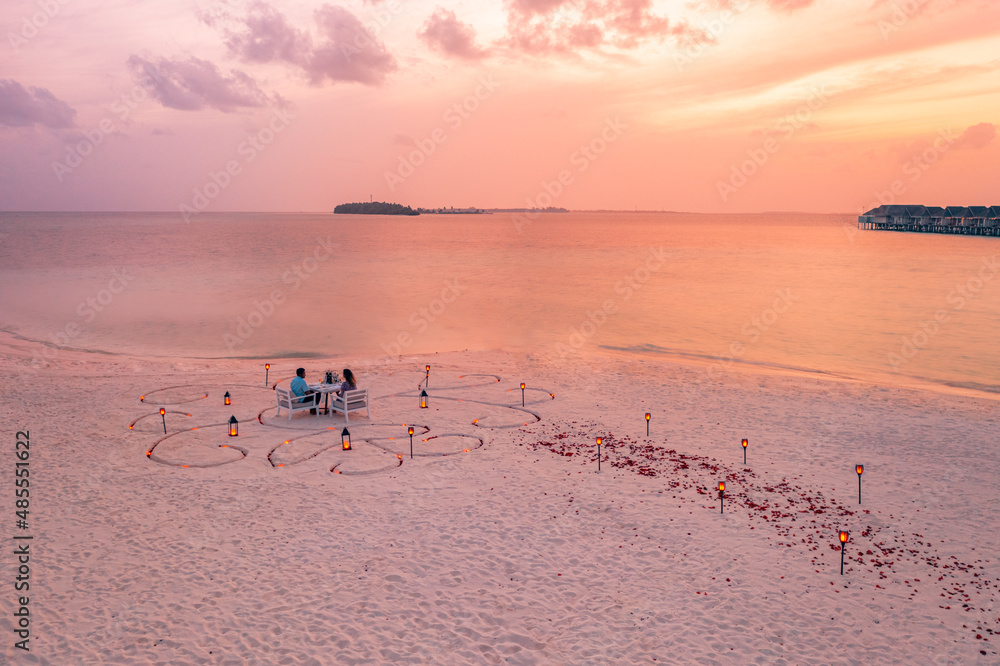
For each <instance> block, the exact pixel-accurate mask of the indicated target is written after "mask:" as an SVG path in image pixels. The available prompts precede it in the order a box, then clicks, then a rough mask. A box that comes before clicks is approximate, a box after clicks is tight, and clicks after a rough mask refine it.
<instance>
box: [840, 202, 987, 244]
mask: <svg viewBox="0 0 1000 666" xmlns="http://www.w3.org/2000/svg"><path fill="white" fill-rule="evenodd" d="M858 228H859V229H876V230H880V231H915V232H921V233H932V234H965V235H969V236H1000V206H945V207H944V208H942V207H941V206H886V205H883V206H879V207H878V208H872V209H871V210H870V211H868V212H866V213H864V214H862V215H859V216H858Z"/></svg>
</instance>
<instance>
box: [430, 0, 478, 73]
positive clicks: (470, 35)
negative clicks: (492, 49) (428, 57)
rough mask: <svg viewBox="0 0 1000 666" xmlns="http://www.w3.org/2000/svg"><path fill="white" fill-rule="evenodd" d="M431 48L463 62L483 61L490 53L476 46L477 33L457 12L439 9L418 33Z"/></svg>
mask: <svg viewBox="0 0 1000 666" xmlns="http://www.w3.org/2000/svg"><path fill="white" fill-rule="evenodd" d="M417 34H418V35H419V36H420V38H421V39H423V40H424V42H426V43H427V45H428V46H430V47H431V48H433V49H435V50H437V51H441V52H442V53H445V54H447V55H451V56H455V57H457V58H461V59H463V60H481V59H482V58H485V57H486V56H487V55H489V53H488V52H487V51H486V50H485V49H483V48H481V47H480V46H479V45H478V44H476V31H475V29H474V28H473V27H472V26H471V25H469V24H468V23H463V22H461V21H459V20H458V17H457V16H455V12H453V11H450V10H446V9H442V8H440V7H438V8H437V9H436V10H435V11H434V13H433V14H431V16H430V18H428V19H427V21H426V22H424V26H423V28H421V30H420V32H419V33H417Z"/></svg>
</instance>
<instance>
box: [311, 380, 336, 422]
mask: <svg viewBox="0 0 1000 666" xmlns="http://www.w3.org/2000/svg"><path fill="white" fill-rule="evenodd" d="M342 381H343V380H342V379H341V378H340V375H339V374H337V373H336V372H334V371H332V370H327V371H326V376H325V377H324V378H323V381H322V382H319V383H317V384H309V388H311V389H312V390H313V391H315V392H316V393H318V394H320V395H321V396H323V407H322V409H323V411H322V413H323V414H329V413H330V394H331V393H336V392H337V391H339V390H340V385H341V382H342ZM317 408H319V405H318V404H317Z"/></svg>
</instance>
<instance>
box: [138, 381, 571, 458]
mask: <svg viewBox="0 0 1000 666" xmlns="http://www.w3.org/2000/svg"><path fill="white" fill-rule="evenodd" d="M393 374H394V375H397V374H399V373H393ZM413 374H416V375H418V376H420V377H422V378H425V375H424V373H423V371H419V372H414V373H413ZM390 377H392V375H390ZM438 377H439V378H440V379H441V381H442V384H445V385H443V386H440V387H435V386H431V387H430V388H429V389H428V388H426V383H425V382H420V384H421V387H420V388H419V389H418V390H416V391H414V390H413V389H409V390H405V391H401V392H396V393H388V394H386V395H378V396H374V395H373V396H372V398H371V403H372V406H373V407H374V410H373V411H381V412H382V413H387V414H392V415H393V416H394V417H396V418H399V419H400V421H401V422H371V421H370V418H369V417H368V415H365V414H364V413H363V412H362V413H357V414H352V415H351V420H350V421H347V422H346V423H345V421H344V419H343V416H342V415H340V414H335V415H334V416H332V417H330V416H326V415H322V414H321V415H319V416H315V415H309V414H308V413H303V412H298V413H296V414H294V415H292V416H291V418H289V416H288V414H287V412H283V413H282V414H281V416H278V414H277V405H276V404H273V405H270V406H266V407H263V406H261V405H260V398H261V397H262V396H261V395H259V391H260V390H267V391H269V392H270V390H271V389H270V387H259V386H253V387H250V386H246V387H242V388H243V389H252V390H251V391H247V390H241V391H236V390H235V389H236V388H237V385H229V386H216V387H215V388H218V389H219V390H218V393H219V396H220V399H219V400H218V403H219V404H216V401H215V400H207V398H208V397H209V396H210V395H214V392H211V393H210V392H209V391H206V390H205V388H206V387H199V386H197V385H193V384H192V385H181V386H169V387H164V388H159V389H153V390H151V391H149V392H148V393H145V394H143V396H141V398H140V399H141V400H142V401H143V402H144V403H147V404H150V403H152V404H160V405H179V404H184V403H194V402H198V403H199V404H198V406H197V407H195V408H192V413H187V412H179V411H168V412H167V421H168V423H167V430H168V434H166V435H163V436H160V437H158V439H156V441H154V442H153V443H152V445H151V446H150V447H149V448H148V449H147V450H146V456H147V457H148V458H149V459H150V460H151V461H153V462H156V463H158V464H162V465H167V466H172V467H179V468H208V467H219V466H222V465H229V464H232V463H236V462H240V461H243V460H245V459H247V458H248V457H251V458H254V459H261V458H263V460H261V462H264V461H265V460H266V463H267V467H268V468H270V469H275V470H276V469H279V468H281V469H283V468H288V467H294V466H298V465H302V464H307V463H309V462H310V461H315V462H316V463H318V464H322V466H323V468H325V469H328V470H329V471H330V472H332V473H334V474H340V475H347V476H351V475H366V474H377V473H382V472H388V471H391V470H394V469H396V468H398V467H400V466H402V465H403V463H404V461H407V460H410V458H411V448H410V437H409V436H408V435H407V432H406V431H407V428H408V427H409V426H411V425H412V426H414V427H415V432H414V435H413V441H412V443H413V447H412V458H413V459H416V458H427V457H442V456H455V455H461V454H464V453H471V452H473V451H475V450H477V449H480V448H482V447H483V446H485V444H486V440H485V439H484V438H483V437H480V436H478V435H474V434H471V433H462V432H442V433H437V432H433V429H434V428H435V427H440V426H435V425H433V424H435V423H436V422H439V421H440V420H441V418H442V417H443V418H445V419H446V422H445V423H446V424H448V425H447V426H446V427H450V428H454V426H455V425H458V424H463V423H464V424H468V427H470V428H478V429H492V428H496V429H503V428H519V427H524V426H527V425H532V424H534V423H538V422H539V421H541V415H540V414H538V413H537V412H534V411H532V410H531V409H528V408H527V407H522V406H521V405H517V404H510V403H506V402H499V401H497V400H496V399H494V400H490V399H488V398H489V395H488V393H489V392H488V393H487V394H484V393H483V391H484V389H486V388H493V389H498V388H499V387H498V386H497V385H498V384H499V383H500V382H501V377H500V376H499V375H492V374H467V375H459V376H458V379H459V380H462V381H459V382H455V381H454V380H452V381H448V377H447V375H446V374H443V373H442V374H441V375H439V376H438ZM452 377H454V375H453V376H452ZM375 379H376V382H378V381H379V380H381V381H382V382H383V383H384V381H385V380H386V377H380V378H375ZM398 379H400V380H402V381H405V379H403V378H398ZM395 383H396V386H397V387H398V384H399V381H396V382H395ZM208 388H212V387H208ZM383 388H385V387H383ZM421 390H427V392H428V396H429V400H428V401H429V407H428V408H426V409H421V408H420V406H419V394H420V391H421ZM519 390H520V388H515V389H508V390H506V392H507V393H509V392H510V391H519ZM526 390H529V389H526ZM530 390H531V391H534V392H536V393H538V392H544V393H545V395H546V397H545V398H543V399H541V400H539V399H537V398H536V399H535V400H532V401H531V402H532V403H533V404H534V403H539V402H544V401H546V400H551V399H554V398H555V396H554V395H553V394H551V393H549V392H548V391H544V389H541V388H538V387H533V388H531V389H530ZM227 391H228V392H231V394H232V399H233V401H232V404H231V405H224V404H222V400H221V396H222V395H223V394H224V393H225V392H227ZM469 391H472V394H471V395H470V394H469V393H468V392H469ZM444 393H449V394H450V395H444ZM271 395H272V396H273V393H271ZM493 395H496V393H495V392H494V393H493ZM473 396H474V397H473ZM497 397H498V398H499V397H500V396H499V395H497ZM484 398H486V399H484ZM254 403H256V408H257V409H258V410H259V411H258V412H257V413H256V418H253V417H248V418H247V420H246V421H241V429H242V432H241V433H240V435H239V436H238V438H237V437H229V436H228V432H227V424H228V416H229V415H230V412H231V411H234V410H235V409H236V408H237V407H240V408H242V409H246V407H248V406H251V405H254ZM525 404H527V401H526V403H525ZM158 416H159V414H158V413H156V412H154V413H152V414H143V415H141V416H139V417H137V418H136V419H135V420H133V421H132V422H131V423H130V424H129V428H130V430H132V431H133V432H139V433H141V434H151V435H159V433H158V432H157V430H158V429H160V428H162V422H161V421H160V420H159V419H157V418H156V417H158ZM179 417H180V418H183V419H185V420H186V421H187V422H188V423H190V422H191V421H192V420H194V421H195V422H198V421H201V422H202V424H201V425H198V426H195V427H189V428H185V429H183V430H176V431H174V432H169V431H170V430H171V428H172V427H176V425H177V424H176V419H177V418H179ZM171 421H174V423H171ZM255 421H256V422H255ZM416 421H420V422H421V423H420V424H419V425H418V424H417V423H415V422H416ZM248 426H252V427H251V428H250V431H249V432H248V430H247V429H248ZM261 426H263V427H264V429H263V430H261V429H260V427H261ZM345 427H346V428H347V429H348V430H349V432H350V437H351V449H350V450H344V448H343V444H342V436H341V433H342V432H343V430H344V429H345ZM276 430H278V431H285V433H282V434H281V435H279V437H281V439H278V440H277V441H275V440H276V438H275V437H272V436H270V435H268V434H267V433H269V432H274V431H276ZM313 466H314V465H309V467H310V468H312V467H313Z"/></svg>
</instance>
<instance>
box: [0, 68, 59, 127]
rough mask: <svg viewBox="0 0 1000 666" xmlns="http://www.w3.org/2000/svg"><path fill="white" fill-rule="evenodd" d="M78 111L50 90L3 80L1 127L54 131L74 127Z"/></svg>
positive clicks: (0, 106)
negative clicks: (44, 128)
mask: <svg viewBox="0 0 1000 666" xmlns="http://www.w3.org/2000/svg"><path fill="white" fill-rule="evenodd" d="M75 116H76V111H75V110H74V109H73V108H72V107H70V105H69V104H67V103H66V102H64V101H62V100H61V99H58V98H57V97H56V96H55V95H53V94H52V93H51V92H49V91H48V89H46V88H36V87H34V86H30V87H28V88H25V87H24V86H22V85H21V84H20V83H18V82H17V81H11V80H9V79H0V125H6V126H7V127H28V126H31V125H36V124H37V125H42V126H43V127H50V128H53V129H61V128H66V127H72V126H73V124H74V117H75Z"/></svg>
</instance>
